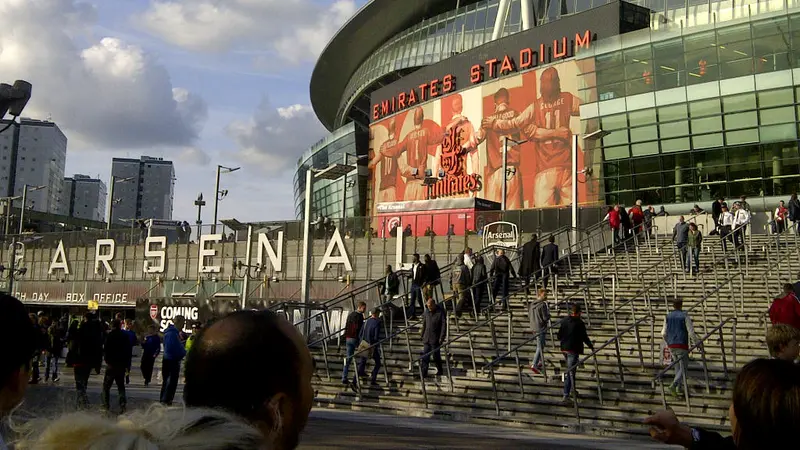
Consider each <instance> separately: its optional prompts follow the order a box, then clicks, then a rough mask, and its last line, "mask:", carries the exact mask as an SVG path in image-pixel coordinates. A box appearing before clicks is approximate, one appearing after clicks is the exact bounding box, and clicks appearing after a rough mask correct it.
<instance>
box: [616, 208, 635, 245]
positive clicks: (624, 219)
mask: <svg viewBox="0 0 800 450" xmlns="http://www.w3.org/2000/svg"><path fill="white" fill-rule="evenodd" d="M619 221H620V223H621V224H622V239H623V240H624V239H627V238H628V237H629V236H630V235H631V229H632V228H633V223H631V216H630V215H629V214H628V210H627V209H625V206H624V205H619Z"/></svg>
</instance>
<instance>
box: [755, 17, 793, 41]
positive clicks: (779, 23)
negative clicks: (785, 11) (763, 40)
mask: <svg viewBox="0 0 800 450" xmlns="http://www.w3.org/2000/svg"><path fill="white" fill-rule="evenodd" d="M788 31H789V20H788V19H787V18H786V17H777V18H774V19H768V20H759V21H757V22H753V23H752V31H751V32H752V34H753V39H756V38H759V37H762V36H771V35H775V34H783V33H786V32H788Z"/></svg>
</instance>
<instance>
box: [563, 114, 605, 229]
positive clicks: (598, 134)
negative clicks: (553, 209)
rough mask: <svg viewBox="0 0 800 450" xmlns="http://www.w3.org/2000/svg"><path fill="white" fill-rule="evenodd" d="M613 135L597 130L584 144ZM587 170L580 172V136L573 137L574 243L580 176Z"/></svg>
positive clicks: (586, 136)
mask: <svg viewBox="0 0 800 450" xmlns="http://www.w3.org/2000/svg"><path fill="white" fill-rule="evenodd" d="M609 134H611V132H610V131H605V130H602V129H600V130H595V131H592V132H591V133H589V134H587V135H585V136H584V137H583V141H584V142H591V141H599V140H600V139H603V138H604V137H606V136H608V135H609ZM582 173H586V169H583V170H580V171H579V170H578V135H577V134H573V135H572V243H573V244H576V243H577V242H578V175H580V174H582Z"/></svg>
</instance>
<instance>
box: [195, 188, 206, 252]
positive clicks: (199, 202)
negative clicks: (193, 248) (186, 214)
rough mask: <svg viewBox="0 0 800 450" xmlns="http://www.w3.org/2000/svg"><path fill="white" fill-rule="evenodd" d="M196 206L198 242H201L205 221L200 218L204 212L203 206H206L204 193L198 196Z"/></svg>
mask: <svg viewBox="0 0 800 450" xmlns="http://www.w3.org/2000/svg"><path fill="white" fill-rule="evenodd" d="M194 206H197V242H200V235H201V234H203V233H202V228H201V227H202V226H203V219H201V218H200V214H201V213H202V211H203V206H206V201H205V200H203V193H202V192H201V193H199V194H197V200H195V201H194Z"/></svg>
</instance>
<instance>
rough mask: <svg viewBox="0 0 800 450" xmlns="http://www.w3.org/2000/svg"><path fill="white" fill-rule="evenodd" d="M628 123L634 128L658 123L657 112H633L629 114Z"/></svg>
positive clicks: (645, 110) (651, 110) (646, 110)
mask: <svg viewBox="0 0 800 450" xmlns="http://www.w3.org/2000/svg"><path fill="white" fill-rule="evenodd" d="M628 121H629V122H630V125H631V126H632V127H636V126H639V125H649V124H651V123H656V110H655V109H643V110H641V111H632V112H629V113H628Z"/></svg>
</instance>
